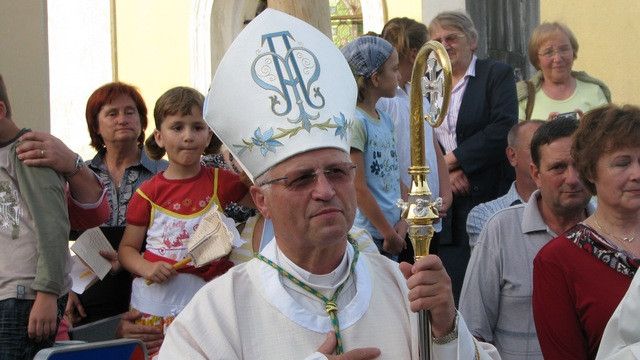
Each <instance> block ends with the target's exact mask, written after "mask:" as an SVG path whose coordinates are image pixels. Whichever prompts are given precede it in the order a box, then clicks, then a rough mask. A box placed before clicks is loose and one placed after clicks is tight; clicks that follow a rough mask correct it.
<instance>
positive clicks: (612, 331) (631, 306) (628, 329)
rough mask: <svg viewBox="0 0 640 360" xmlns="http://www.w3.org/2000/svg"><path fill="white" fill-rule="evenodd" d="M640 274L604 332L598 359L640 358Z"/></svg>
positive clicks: (636, 276) (623, 359)
mask: <svg viewBox="0 0 640 360" xmlns="http://www.w3.org/2000/svg"><path fill="white" fill-rule="evenodd" d="M639 318H640V275H638V272H636V275H635V276H634V277H633V281H632V282H631V285H630V286H629V290H627V293H626V295H625V296H624V297H623V298H622V301H621V302H620V304H619V305H618V307H617V308H616V311H615V312H614V313H613V315H611V319H610V320H609V322H608V323H607V327H606V328H605V329H604V334H602V341H601V342H600V348H599V349H598V356H597V357H596V359H597V360H627V359H640V322H639V321H638V319H639Z"/></svg>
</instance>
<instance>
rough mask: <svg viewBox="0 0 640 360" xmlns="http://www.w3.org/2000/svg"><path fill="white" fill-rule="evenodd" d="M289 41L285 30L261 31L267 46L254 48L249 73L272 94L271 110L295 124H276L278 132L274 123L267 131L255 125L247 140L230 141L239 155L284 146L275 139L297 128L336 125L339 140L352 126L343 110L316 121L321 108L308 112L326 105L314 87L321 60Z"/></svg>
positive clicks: (288, 135) (322, 129)
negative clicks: (287, 125) (265, 32)
mask: <svg viewBox="0 0 640 360" xmlns="http://www.w3.org/2000/svg"><path fill="white" fill-rule="evenodd" d="M291 41H294V42H295V39H294V38H293V36H292V35H291V34H290V33H289V32H288V31H280V32H274V33H270V34H265V35H262V40H261V46H264V45H265V43H266V44H267V47H268V49H266V50H265V51H264V52H263V50H258V51H257V53H258V55H257V57H256V58H255V59H254V61H253V62H252V64H251V77H252V78H253V81H255V83H256V84H257V85H258V86H260V87H261V88H263V89H265V90H267V91H268V92H273V95H271V96H268V98H269V99H271V111H272V112H273V113H274V114H275V115H276V116H280V117H284V119H283V121H284V120H285V119H286V122H287V123H289V124H295V125H296V127H293V128H284V127H278V128H277V132H276V131H274V130H273V127H271V128H269V129H268V130H266V131H263V130H262V129H261V128H256V129H255V130H254V132H253V137H251V138H250V139H249V140H247V139H242V144H234V145H233V146H234V147H236V148H239V149H240V150H239V151H238V155H240V154H242V153H243V152H244V151H245V150H249V151H251V149H252V148H253V147H254V146H257V147H259V148H260V153H261V154H262V156H266V155H267V154H268V153H269V152H272V153H276V147H281V146H284V144H283V143H281V142H280V141H278V139H281V138H284V137H289V138H292V137H294V136H296V135H297V134H298V132H299V131H300V130H305V131H307V132H308V133H311V129H313V128H316V129H319V130H321V131H328V130H329V129H336V130H335V133H334V135H335V136H339V137H340V139H342V140H345V139H348V138H347V133H348V131H349V130H351V128H352V125H353V121H352V120H347V119H345V116H344V114H342V113H340V114H339V116H332V117H331V116H330V117H329V118H328V119H327V120H326V121H324V122H318V121H321V120H319V118H320V112H319V111H318V112H316V114H315V115H311V114H310V113H309V112H312V111H311V110H319V109H322V108H323V107H324V106H325V99H324V96H323V95H322V92H321V91H320V87H317V86H316V87H313V84H314V83H315V82H316V81H317V80H318V78H319V76H320V63H319V62H318V58H317V57H316V56H315V54H314V53H313V52H311V50H309V49H307V48H305V47H304V46H303V45H302V44H301V43H297V44H294V46H293V47H292V43H291ZM294 104H295V106H294ZM308 110H309V111H308ZM292 112H294V113H293V116H295V112H297V117H293V116H290V115H291V114H292ZM285 124H286V123H285Z"/></svg>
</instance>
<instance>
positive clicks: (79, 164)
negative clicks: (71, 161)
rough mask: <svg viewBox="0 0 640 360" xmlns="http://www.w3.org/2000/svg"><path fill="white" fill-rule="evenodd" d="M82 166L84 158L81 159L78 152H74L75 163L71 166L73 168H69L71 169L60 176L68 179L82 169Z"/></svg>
mask: <svg viewBox="0 0 640 360" xmlns="http://www.w3.org/2000/svg"><path fill="white" fill-rule="evenodd" d="M83 167H84V160H82V157H81V156H80V155H79V154H76V163H75V165H74V166H73V169H71V171H68V172H66V173H63V174H62V176H64V177H65V178H67V179H69V178H70V177H72V176H74V175H75V174H77V173H79V172H80V170H82V168H83Z"/></svg>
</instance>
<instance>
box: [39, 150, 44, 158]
mask: <svg viewBox="0 0 640 360" xmlns="http://www.w3.org/2000/svg"><path fill="white" fill-rule="evenodd" d="M40 157H44V149H41V150H40Z"/></svg>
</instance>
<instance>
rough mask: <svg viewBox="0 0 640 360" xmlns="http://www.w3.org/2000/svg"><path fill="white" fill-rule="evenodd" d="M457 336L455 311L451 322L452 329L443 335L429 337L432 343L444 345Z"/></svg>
mask: <svg viewBox="0 0 640 360" xmlns="http://www.w3.org/2000/svg"><path fill="white" fill-rule="evenodd" d="M457 338H458V313H457V312H456V318H455V320H454V323H453V330H451V331H450V332H449V333H448V334H447V335H445V336H443V337H439V338H437V337H434V338H431V339H432V340H433V343H434V344H438V345H445V344H448V343H450V342H452V341H454V340H456V339H457Z"/></svg>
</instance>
